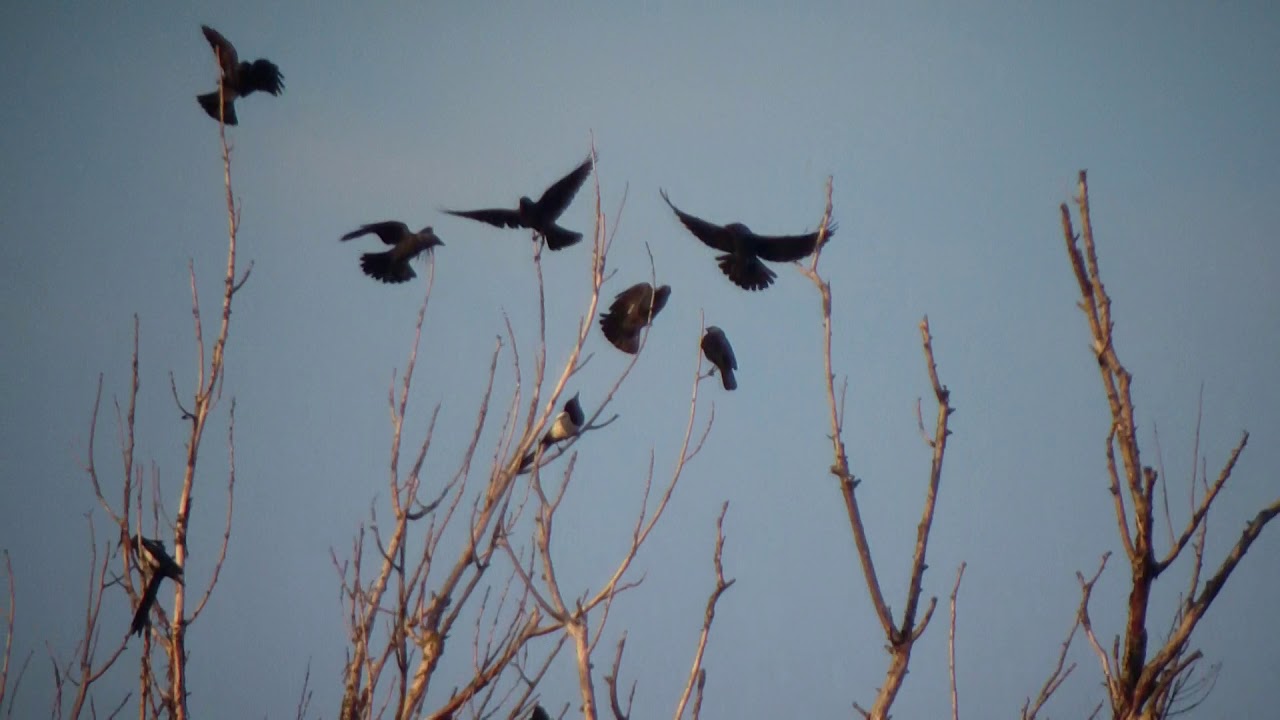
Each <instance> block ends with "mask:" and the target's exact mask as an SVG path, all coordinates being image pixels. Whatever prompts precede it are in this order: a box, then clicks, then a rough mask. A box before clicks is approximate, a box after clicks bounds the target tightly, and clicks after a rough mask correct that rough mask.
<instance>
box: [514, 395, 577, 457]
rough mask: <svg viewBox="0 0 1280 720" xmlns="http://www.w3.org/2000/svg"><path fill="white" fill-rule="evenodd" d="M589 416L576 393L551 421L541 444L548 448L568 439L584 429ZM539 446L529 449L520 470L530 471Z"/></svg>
mask: <svg viewBox="0 0 1280 720" xmlns="http://www.w3.org/2000/svg"><path fill="white" fill-rule="evenodd" d="M586 421H587V416H586V415H585V414H584V413H583V412H582V405H581V404H579V403H578V395H577V393H574V395H573V397H571V398H569V401H568V402H566V403H565V404H564V410H562V411H560V414H559V415H557V416H556V419H555V420H553V421H552V422H551V427H550V428H548V429H547V432H546V433H545V434H544V435H543V436H542V440H541V442H540V443H539V445H540V446H541V447H542V448H546V447H547V446H548V445H553V444H555V443H558V442H560V441H561V440H568V439H569V438H571V437H573V436H574V435H577V434H578V433H579V432H581V431H582V426H583V425H584V424H585V423H586ZM537 451H538V448H534V449H532V450H530V451H529V453H528V454H527V455H525V456H524V458H523V459H522V460H521V461H520V472H522V473H523V472H528V470H529V468H530V466H532V465H533V459H534V457H536V455H537Z"/></svg>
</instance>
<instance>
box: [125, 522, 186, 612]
mask: <svg viewBox="0 0 1280 720" xmlns="http://www.w3.org/2000/svg"><path fill="white" fill-rule="evenodd" d="M129 545H130V549H131V550H132V551H133V553H134V555H135V556H136V557H137V558H138V566H139V567H141V568H142V570H143V573H144V574H145V575H146V576H147V585H146V588H145V589H143V591H142V599H141V600H140V601H138V609H137V611H135V612H134V613H133V622H132V623H131V624H130V625H129V632H130V633H131V634H133V635H141V634H142V630H143V628H145V627H146V626H147V625H149V624H150V622H151V606H152V605H154V604H155V602H156V594H157V593H158V592H159V591H160V581H161V580H164V579H165V578H169V579H170V580H172V581H174V582H176V583H178V584H179V585H181V584H182V568H181V567H180V566H179V565H178V563H176V562H174V560H173V558H171V557H169V552H168V551H167V550H165V548H164V541H162V540H152V539H151V538H145V537H142V536H141V535H134V536H133V537H132V538H130V539H129Z"/></svg>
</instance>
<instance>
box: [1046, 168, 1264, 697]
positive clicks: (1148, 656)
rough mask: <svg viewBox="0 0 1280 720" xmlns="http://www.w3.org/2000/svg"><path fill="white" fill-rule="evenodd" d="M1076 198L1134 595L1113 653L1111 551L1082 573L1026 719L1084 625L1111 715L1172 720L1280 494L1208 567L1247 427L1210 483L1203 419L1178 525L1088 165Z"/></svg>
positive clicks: (1195, 686)
mask: <svg viewBox="0 0 1280 720" xmlns="http://www.w3.org/2000/svg"><path fill="white" fill-rule="evenodd" d="M1075 201H1076V207H1077V209H1078V211H1079V218H1080V232H1079V233H1077V232H1076V230H1075V228H1074V225H1073V223H1072V219H1071V210H1070V208H1068V207H1067V204H1066V203H1063V204H1062V205H1061V207H1060V211H1061V218H1062V234H1063V238H1064V240H1065V241H1066V247H1067V256H1068V258H1069V259H1070V262H1071V269H1072V272H1073V274H1074V276H1075V279H1076V282H1077V284H1078V285H1079V287H1080V297H1081V299H1080V302H1079V307H1080V309H1081V310H1082V311H1083V312H1084V315H1085V319H1086V320H1087V322H1088V325H1089V333H1090V339H1091V347H1092V350H1093V354H1094V356H1095V358H1096V359H1097V363H1098V372H1099V374H1100V375H1101V377H1102V388H1103V392H1104V394H1105V395H1106V399H1107V407H1108V410H1109V411H1110V416H1111V421H1110V424H1109V426H1108V428H1107V433H1106V438H1105V443H1104V454H1105V456H1106V466H1107V477H1108V485H1109V491H1110V493H1111V498H1112V501H1113V507H1114V511H1115V521H1116V529H1117V531H1118V533H1119V536H1120V544H1121V546H1122V547H1123V550H1124V555H1125V559H1126V560H1127V561H1128V564H1129V598H1128V603H1127V606H1126V616H1127V617H1126V621H1125V626H1124V632H1123V633H1118V634H1116V635H1115V636H1114V637H1113V639H1112V642H1111V647H1110V652H1108V651H1107V649H1106V648H1105V646H1104V644H1103V642H1102V641H1101V640H1100V639H1099V638H1098V635H1097V633H1096V632H1095V631H1094V626H1093V622H1092V620H1091V618H1090V612H1089V610H1090V602H1091V600H1092V596H1093V589H1094V586H1095V585H1096V583H1097V582H1098V579H1099V578H1100V577H1101V576H1102V572H1103V570H1104V569H1105V568H1106V564H1107V561H1108V559H1109V558H1110V556H1111V553H1109V552H1108V553H1106V554H1104V555H1103V556H1102V559H1101V562H1100V563H1099V565H1098V569H1097V571H1096V572H1094V573H1093V575H1092V576H1090V577H1089V578H1087V579H1086V578H1085V576H1084V574H1083V573H1076V577H1077V579H1078V580H1079V582H1080V590H1081V593H1080V594H1081V598H1080V605H1079V608H1078V610H1077V612H1076V617H1075V622H1074V623H1073V624H1072V627H1071V630H1070V631H1069V632H1068V635H1067V639H1066V641H1065V642H1063V644H1062V649H1061V652H1060V653H1059V655H1058V660H1057V663H1056V665H1055V666H1054V669H1053V671H1052V673H1051V674H1050V676H1049V678H1048V679H1047V680H1046V681H1045V684H1044V685H1043V686H1042V688H1041V690H1040V693H1039V694H1038V695H1037V697H1036V699H1035V700H1034V701H1033V700H1031V699H1028V700H1027V702H1026V703H1025V704H1024V705H1023V709H1022V717H1023V718H1024V720H1031V719H1033V718H1036V717H1038V716H1039V715H1038V714H1039V713H1040V712H1041V710H1042V709H1043V707H1044V705H1045V703H1046V702H1047V701H1048V700H1049V698H1050V696H1052V695H1053V693H1054V692H1055V691H1056V690H1057V689H1058V688H1059V687H1061V685H1062V683H1063V682H1064V681H1065V680H1066V679H1067V677H1068V676H1069V675H1070V674H1071V672H1072V670H1074V668H1075V665H1074V664H1067V662H1066V658H1067V654H1068V650H1069V649H1070V647H1071V644H1072V641H1073V639H1074V638H1075V635H1076V633H1077V632H1078V631H1083V634H1084V636H1085V638H1087V639H1088V643H1089V647H1090V648H1092V650H1093V653H1094V655H1095V656H1096V657H1097V660H1098V665H1099V668H1100V669H1101V671H1102V679H1103V684H1104V687H1105V688H1106V691H1107V694H1106V698H1105V700H1104V703H1105V704H1106V705H1107V706H1109V707H1110V709H1111V715H1112V717H1113V718H1116V719H1117V720H1139V719H1142V720H1147V719H1152V718H1167V717H1172V716H1174V715H1178V714H1182V713H1185V712H1188V711H1190V710H1192V709H1193V708H1195V707H1196V706H1197V705H1199V704H1200V703H1201V702H1203V701H1204V699H1205V698H1206V697H1207V696H1208V694H1209V692H1210V691H1211V690H1212V689H1213V683H1214V681H1215V679H1216V676H1217V668H1218V666H1216V665H1215V666H1213V667H1211V668H1210V669H1209V670H1208V671H1206V672H1203V673H1199V674H1197V667H1198V665H1199V664H1200V662H1201V661H1202V659H1203V655H1202V653H1201V652H1200V651H1199V650H1196V649H1194V648H1193V647H1192V644H1191V635H1192V633H1193V632H1194V631H1195V629H1196V626H1197V625H1198V624H1199V623H1200V621H1201V620H1202V619H1203V618H1204V616H1205V613H1206V612H1208V610H1209V606H1210V605H1212V604H1213V601H1214V600H1215V599H1216V598H1217V597H1218V593H1219V592H1221V591H1222V588H1223V586H1224V585H1226V583H1227V580H1228V579H1229V578H1230V577H1231V574H1232V572H1233V571H1234V570H1235V569H1236V566H1237V565H1238V564H1239V563H1240V560H1241V559H1243V558H1244V555H1245V553H1246V552H1248V550H1249V548H1250V546H1251V545H1252V544H1253V542H1254V540H1256V539H1257V538H1258V535H1259V534H1261V532H1262V529H1263V528H1264V527H1265V526H1266V525H1267V523H1269V522H1270V521H1271V520H1272V519H1273V518H1275V516H1276V515H1277V514H1280V498H1278V499H1277V500H1276V501H1274V502H1272V503H1271V504H1269V505H1267V506H1266V507H1264V508H1262V509H1261V510H1259V511H1258V513H1257V514H1256V515H1255V516H1254V517H1253V519H1252V520H1250V521H1249V522H1247V523H1246V524H1245V527H1244V530H1243V531H1242V532H1241V533H1240V537H1239V538H1238V539H1237V540H1236V542H1235V544H1234V545H1232V547H1231V549H1230V550H1229V551H1228V552H1227V554H1226V555H1225V556H1224V557H1223V558H1222V559H1221V560H1220V561H1219V562H1218V565H1217V567H1216V568H1213V569H1212V570H1210V569H1209V568H1208V567H1206V558H1205V546H1206V541H1207V537H1208V532H1209V511H1210V509H1211V508H1212V507H1213V504H1214V502H1215V501H1216V500H1217V499H1218V498H1219V496H1220V493H1221V492H1222V490H1223V488H1224V487H1225V486H1226V484H1227V481H1228V480H1229V479H1230V478H1231V476H1232V472H1233V471H1234V470H1235V466H1236V461H1237V460H1239V458H1240V454H1241V453H1242V452H1244V448H1245V445H1246V444H1248V442H1249V433H1248V432H1244V433H1242V434H1241V436H1240V440H1239V441H1238V442H1237V443H1236V445H1235V447H1234V448H1233V449H1232V450H1231V453H1230V455H1229V456H1228V457H1227V459H1226V461H1225V462H1224V463H1223V464H1222V467H1221V469H1220V470H1219V471H1218V474H1217V477H1216V478H1215V479H1214V480H1213V481H1212V482H1210V480H1209V476H1208V473H1207V469H1206V467H1205V462H1204V460H1203V459H1201V457H1200V429H1199V425H1198V424H1197V428H1196V434H1195V441H1194V443H1193V448H1192V456H1193V462H1192V477H1191V481H1190V483H1189V486H1190V487H1189V497H1188V506H1189V507H1188V509H1189V514H1188V516H1187V518H1186V520H1185V521H1183V522H1181V523H1180V524H1178V525H1175V523H1174V520H1173V514H1172V513H1171V512H1170V510H1169V496H1168V491H1167V488H1166V481H1165V478H1164V474H1163V473H1162V472H1160V471H1158V470H1157V469H1155V468H1153V467H1152V466H1150V465H1147V464H1145V463H1144V461H1143V460H1142V455H1141V452H1140V449H1139V443H1138V424H1137V421H1136V417H1137V413H1136V411H1135V409H1134V403H1133V395H1132V386H1133V375H1132V374H1131V373H1130V372H1129V370H1127V369H1126V368H1125V366H1124V364H1123V363H1122V362H1121V361H1120V356H1119V354H1118V352H1117V351H1116V346H1115V342H1114V337H1113V332H1114V330H1115V322H1114V320H1113V319H1112V315H1111V296H1110V295H1108V294H1107V290H1106V288H1105V287H1104V286H1103V283H1102V275H1101V274H1100V272H1099V270H1098V254H1097V247H1096V245H1095V243H1094V234H1093V222H1092V220H1091V218H1090V214H1089V185H1088V182H1087V177H1086V174H1085V172H1084V171H1083V170H1082V171H1080V176H1079V194H1078V195H1077V197H1076V199H1075ZM1117 454H1118V455H1119V457H1120V459H1119V462H1117V460H1116V456H1117ZM1197 467H1198V468H1200V469H1199V470H1197ZM1158 516H1162V517H1163V519H1164V529H1165V531H1166V532H1165V537H1164V538H1161V537H1160V528H1159V526H1158V523H1157V519H1158ZM1188 551H1189V552H1190V555H1191V558H1190V560H1191V572H1190V573H1189V577H1188V579H1187V586H1186V589H1185V591H1182V592H1179V593H1178V595H1177V597H1178V603H1177V607H1176V610H1175V612H1174V613H1173V615H1172V617H1171V618H1169V619H1168V630H1167V632H1166V634H1165V638H1164V640H1163V642H1160V643H1157V644H1154V645H1153V644H1152V642H1151V640H1150V630H1149V628H1150V626H1151V624H1152V622H1153V620H1152V619H1151V618H1150V617H1149V615H1150V611H1151V607H1150V606H1151V600H1152V594H1153V593H1154V592H1155V589H1156V580H1158V579H1159V578H1160V577H1161V576H1162V575H1163V574H1164V573H1165V572H1166V571H1167V570H1169V568H1170V567H1172V566H1173V564H1174V563H1175V562H1177V560H1178V559H1179V558H1181V557H1183V556H1184V555H1185V554H1186V553H1187V552H1188ZM1209 565H1210V566H1211V565H1212V563H1209ZM1104 703H1100V704H1099V705H1098V707H1097V708H1096V709H1095V710H1094V714H1095V715H1096V714H1098V713H1099V712H1100V711H1101V710H1102V705H1103V704H1104Z"/></svg>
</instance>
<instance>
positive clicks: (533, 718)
mask: <svg viewBox="0 0 1280 720" xmlns="http://www.w3.org/2000/svg"><path fill="white" fill-rule="evenodd" d="M529 720H551V716H550V715H549V714H547V711H546V710H543V709H542V706H541V705H534V706H533V714H532V715H530V716H529Z"/></svg>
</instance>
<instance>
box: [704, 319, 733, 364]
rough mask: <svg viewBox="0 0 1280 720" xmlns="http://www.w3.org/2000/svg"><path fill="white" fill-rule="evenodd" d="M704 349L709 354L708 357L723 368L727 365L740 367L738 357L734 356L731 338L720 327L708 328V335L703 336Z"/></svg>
mask: <svg viewBox="0 0 1280 720" xmlns="http://www.w3.org/2000/svg"><path fill="white" fill-rule="evenodd" d="M702 350H703V352H705V353H706V354H707V358H708V359H710V360H711V362H713V363H715V364H716V365H719V366H720V368H721V369H724V368H726V367H727V368H730V369H732V370H737V369H738V359H737V358H736V357H734V356H733V346H732V345H730V344H729V338H728V337H726V336H725V334H724V331H723V330H721V329H719V328H715V329H714V330H708V331H707V334H706V336H705V337H703V338H702Z"/></svg>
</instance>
